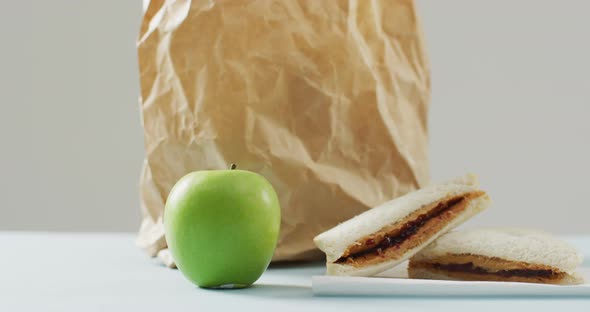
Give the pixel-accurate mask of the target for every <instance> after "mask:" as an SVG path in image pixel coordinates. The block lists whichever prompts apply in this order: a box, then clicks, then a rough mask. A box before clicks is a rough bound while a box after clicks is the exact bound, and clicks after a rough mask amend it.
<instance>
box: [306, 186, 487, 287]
mask: <svg viewBox="0 0 590 312" xmlns="http://www.w3.org/2000/svg"><path fill="white" fill-rule="evenodd" d="M489 204H490V199H489V197H488V195H487V194H486V193H485V192H484V191H482V190H480V189H479V187H478V182H477V178H476V177H475V176H474V175H467V176H464V177H461V178H458V179H456V180H453V181H449V182H446V183H442V184H438V185H433V186H429V187H426V188H424V189H421V190H418V191H415V192H412V193H408V194H406V195H404V196H401V197H398V198H396V199H394V200H392V201H389V202H386V203H384V204H382V205H380V206H377V207H375V208H373V209H370V210H367V211H365V212H364V213H362V214H360V215H358V216H356V217H354V218H352V219H350V220H348V221H345V222H343V223H341V224H339V225H337V226H336V227H334V228H332V229H330V230H328V231H326V232H324V233H321V234H319V235H318V236H316V237H315V238H314V243H315V244H316V246H317V247H318V248H319V249H320V250H321V251H323V252H324V253H325V254H326V266H327V274H328V275H349V276H373V275H375V274H378V273H381V272H383V271H386V270H388V269H390V268H392V267H394V266H396V265H397V264H399V263H400V262H402V261H405V260H407V259H409V258H410V257H411V256H413V255H414V254H415V253H416V252H418V251H419V250H420V249H422V248H424V247H425V246H426V245H428V244H430V243H431V242H432V241H433V240H435V239H436V238H437V237H439V236H440V235H442V234H444V233H446V232H448V231H449V230H451V229H453V228H454V227H456V226H457V225H459V224H461V223H462V222H464V221H465V220H467V219H469V218H470V217H472V216H474V215H475V214H477V213H479V212H480V211H482V210H483V209H485V208H486V207H487V206H488V205H489Z"/></svg>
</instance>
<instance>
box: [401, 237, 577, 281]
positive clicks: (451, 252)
mask: <svg viewBox="0 0 590 312" xmlns="http://www.w3.org/2000/svg"><path fill="white" fill-rule="evenodd" d="M580 263H582V255H581V254H580V253H578V252H577V251H576V249H575V248H573V247H572V246H570V245H568V244H567V243H565V242H563V241H561V240H559V239H557V238H555V237H552V236H550V235H548V234H545V233H541V232H534V231H529V230H522V229H479V230H471V231H458V232H451V233H448V234H445V235H443V236H441V237H440V238H438V239H437V240H436V241H434V242H433V243H432V244H430V245H429V246H428V247H426V248H424V249H423V250H422V251H420V252H419V253H417V254H416V255H415V256H414V257H412V258H411V259H410V263H409V265H408V275H409V277H410V278H421V279H439V280H467V281H506V282H526V283H543V284H559V285H575V284H581V283H583V279H582V278H581V277H580V276H578V275H577V274H576V273H574V270H575V269H576V267H577V266H578V265H580Z"/></svg>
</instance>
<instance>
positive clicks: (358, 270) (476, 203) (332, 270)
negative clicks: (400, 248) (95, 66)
mask: <svg viewBox="0 0 590 312" xmlns="http://www.w3.org/2000/svg"><path fill="white" fill-rule="evenodd" d="M489 203H490V199H489V197H487V196H484V197H480V198H476V199H474V200H472V201H471V202H470V203H469V205H468V206H467V207H466V209H465V210H464V211H463V212H462V213H461V214H460V215H459V216H457V218H455V219H454V220H452V221H451V222H449V223H448V224H447V225H446V226H445V227H444V228H443V229H442V230H441V231H439V232H438V234H436V235H433V236H432V237H431V238H429V239H428V240H426V241H425V242H424V243H422V244H420V245H419V246H416V247H415V248H413V249H410V250H408V251H407V252H406V253H405V254H404V256H403V257H401V258H399V259H395V260H390V261H385V262H381V263H378V264H375V265H369V266H363V267H354V266H351V265H346V264H339V263H331V262H327V263H326V273H327V274H328V275H346V276H373V275H375V274H379V273H381V272H384V271H387V270H389V269H391V268H393V267H394V266H396V265H398V264H400V263H402V262H404V261H406V260H408V259H409V258H411V257H412V256H413V255H415V254H416V253H417V252H419V251H420V250H421V249H422V248H424V247H425V246H428V244H430V243H432V242H433V241H434V240H436V239H437V238H438V237H439V236H440V235H442V234H444V233H446V232H448V231H450V230H452V229H453V228H455V227H457V226H458V225H460V224H461V223H463V222H465V221H466V220H468V219H470V218H471V217H473V216H474V215H476V214H478V213H479V212H480V211H482V210H483V209H485V208H486V207H487V206H488V205H489ZM337 259H338V258H337Z"/></svg>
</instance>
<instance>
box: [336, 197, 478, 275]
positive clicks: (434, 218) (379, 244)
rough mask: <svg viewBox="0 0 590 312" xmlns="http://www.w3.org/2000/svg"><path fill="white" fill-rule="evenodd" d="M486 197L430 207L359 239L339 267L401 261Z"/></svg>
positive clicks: (458, 199) (457, 199)
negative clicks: (477, 200) (407, 252)
mask: <svg viewBox="0 0 590 312" xmlns="http://www.w3.org/2000/svg"><path fill="white" fill-rule="evenodd" d="M484 195H485V192H483V191H476V192H471V193H467V194H463V195H461V196H455V197H449V198H446V199H443V200H441V201H438V202H436V203H433V204H431V205H427V206H425V207H423V208H421V209H419V210H417V211H415V212H413V213H411V214H410V215H408V216H407V217H405V218H404V219H402V220H400V221H399V222H396V223H395V224H392V225H389V226H386V227H384V228H382V229H380V230H379V231H377V232H375V233H373V234H371V235H369V236H366V237H364V238H362V239H359V240H358V241H356V242H355V243H354V244H352V245H351V246H349V247H348V248H347V249H346V250H345V252H344V253H343V255H342V257H340V259H338V260H336V261H335V263H345V264H348V265H352V266H355V267H359V266H365V265H371V264H377V263H380V262H383V261H388V260H393V259H398V258H400V257H401V256H402V255H403V254H405V252H406V251H408V250H410V249H413V248H414V247H416V246H419V245H420V244H422V243H424V242H425V241H426V240H428V239H429V238H431V237H432V236H433V235H435V234H436V233H438V232H439V231H440V230H441V229H442V228H444V227H445V226H446V225H447V224H448V223H449V222H451V221H452V220H454V219H455V218H456V217H457V216H458V215H459V214H460V213H461V212H463V211H464V210H465V209H466V208H467V205H468V203H469V202H470V201H471V200H473V199H475V198H478V197H480V196H484Z"/></svg>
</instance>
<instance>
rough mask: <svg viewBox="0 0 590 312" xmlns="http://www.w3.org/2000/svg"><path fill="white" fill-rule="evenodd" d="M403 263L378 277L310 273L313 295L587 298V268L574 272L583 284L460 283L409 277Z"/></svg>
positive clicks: (589, 277) (589, 281)
mask: <svg viewBox="0 0 590 312" xmlns="http://www.w3.org/2000/svg"><path fill="white" fill-rule="evenodd" d="M406 266H407V265H400V266H398V267H396V268H394V269H392V270H390V271H388V272H385V273H382V274H380V275H379V276H378V277H350V276H314V277H312V288H313V293H314V295H316V296H584V297H589V298H590V268H580V269H579V270H578V271H577V272H578V273H579V274H581V275H582V276H584V279H585V280H586V284H583V285H572V286H569V285H568V286H560V285H543V284H531V283H514V282H462V281H437V280H420V279H409V278H407V273H406Z"/></svg>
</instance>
